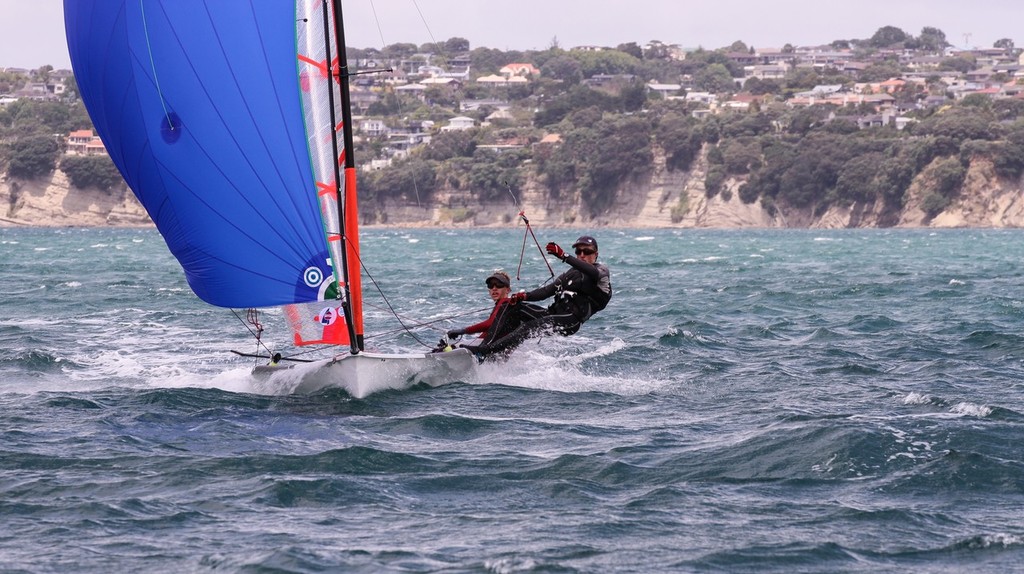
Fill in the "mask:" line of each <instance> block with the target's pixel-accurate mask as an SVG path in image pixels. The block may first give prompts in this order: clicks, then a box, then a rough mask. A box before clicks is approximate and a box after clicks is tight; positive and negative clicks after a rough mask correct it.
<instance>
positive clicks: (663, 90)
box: [647, 82, 683, 98]
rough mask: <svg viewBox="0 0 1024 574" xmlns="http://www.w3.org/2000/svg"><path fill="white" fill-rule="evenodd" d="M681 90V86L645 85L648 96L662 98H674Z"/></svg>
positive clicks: (652, 83)
mask: <svg viewBox="0 0 1024 574" xmlns="http://www.w3.org/2000/svg"><path fill="white" fill-rule="evenodd" d="M682 89H683V86H682V85H681V84H657V83H654V82H651V83H649V84H647V93H648V94H657V95H659V96H661V97H662V98H667V97H669V96H674V95H676V94H678V93H679V90H682Z"/></svg>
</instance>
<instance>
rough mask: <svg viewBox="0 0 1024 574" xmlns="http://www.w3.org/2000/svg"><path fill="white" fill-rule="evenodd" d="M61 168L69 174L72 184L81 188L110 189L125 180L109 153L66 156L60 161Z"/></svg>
mask: <svg viewBox="0 0 1024 574" xmlns="http://www.w3.org/2000/svg"><path fill="white" fill-rule="evenodd" d="M60 169H61V170H62V171H64V173H66V174H67V175H68V179H70V180H71V185H73V186H75V187H77V188H79V189H85V188H87V187H95V188H97V189H101V190H103V191H108V190H110V189H111V188H112V187H114V186H116V185H117V184H119V183H121V182H122V181H124V180H122V179H121V172H119V171H117V168H116V167H114V162H112V161H110V157H109V156H107V155H90V156H82V155H69V156H65V157H64V159H63V160H61V162H60Z"/></svg>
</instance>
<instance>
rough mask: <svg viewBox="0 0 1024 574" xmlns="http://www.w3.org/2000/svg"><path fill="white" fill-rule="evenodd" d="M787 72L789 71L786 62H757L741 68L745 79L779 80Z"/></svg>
mask: <svg viewBox="0 0 1024 574" xmlns="http://www.w3.org/2000/svg"><path fill="white" fill-rule="evenodd" d="M787 73H789V66H788V65H786V64H758V65H754V66H746V67H744V68H743V77H744V78H745V79H750V78H757V79H759V80H781V79H783V78H785V77H786V74H787Z"/></svg>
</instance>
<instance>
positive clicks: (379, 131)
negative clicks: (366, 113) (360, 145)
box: [359, 119, 391, 137]
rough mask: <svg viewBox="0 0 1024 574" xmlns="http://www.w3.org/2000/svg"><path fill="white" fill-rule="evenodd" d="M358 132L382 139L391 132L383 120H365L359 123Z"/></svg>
mask: <svg viewBox="0 0 1024 574" xmlns="http://www.w3.org/2000/svg"><path fill="white" fill-rule="evenodd" d="M359 131H360V132H362V133H363V135H365V136H368V137H383V136H386V135H388V134H389V133H390V132H391V130H389V129H388V125H387V124H386V123H384V120H378V119H366V120H363V121H361V122H359Z"/></svg>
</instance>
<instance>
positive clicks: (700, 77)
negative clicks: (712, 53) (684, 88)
mask: <svg viewBox="0 0 1024 574" xmlns="http://www.w3.org/2000/svg"><path fill="white" fill-rule="evenodd" d="M693 83H694V85H695V86H696V87H697V89H699V90H703V91H705V92H711V93H713V94H720V93H725V92H733V91H735V90H736V83H735V82H734V81H733V79H732V74H730V73H729V69H728V68H726V67H725V66H724V65H722V64H711V65H710V66H708V67H706V68H704V69H703V70H701V71H699V72H697V74H696V76H694V78H693Z"/></svg>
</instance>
